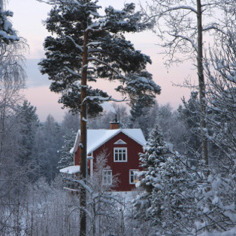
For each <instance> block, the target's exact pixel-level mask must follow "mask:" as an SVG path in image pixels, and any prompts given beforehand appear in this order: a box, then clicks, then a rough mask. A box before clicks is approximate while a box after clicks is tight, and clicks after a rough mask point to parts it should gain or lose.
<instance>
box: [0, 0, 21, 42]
mask: <svg viewBox="0 0 236 236" xmlns="http://www.w3.org/2000/svg"><path fill="white" fill-rule="evenodd" d="M12 16H13V12H12V11H4V10H3V4H1V3H0V45H1V46H3V45H4V44H10V43H12V42H14V41H18V40H19V38H18V36H17V34H16V31H15V30H14V29H13V28H12V23H11V22H10V21H9V20H8V18H9V17H12Z"/></svg>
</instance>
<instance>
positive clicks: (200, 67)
mask: <svg viewBox="0 0 236 236" xmlns="http://www.w3.org/2000/svg"><path fill="white" fill-rule="evenodd" d="M197 27H198V29H197V30H198V55H197V69H198V83H199V96H200V118H201V120H200V129H201V139H202V157H203V158H204V160H205V163H206V165H208V146H207V139H206V133H205V132H206V91H205V79H204V72H203V45H202V44H203V36H202V5H201V0H197Z"/></svg>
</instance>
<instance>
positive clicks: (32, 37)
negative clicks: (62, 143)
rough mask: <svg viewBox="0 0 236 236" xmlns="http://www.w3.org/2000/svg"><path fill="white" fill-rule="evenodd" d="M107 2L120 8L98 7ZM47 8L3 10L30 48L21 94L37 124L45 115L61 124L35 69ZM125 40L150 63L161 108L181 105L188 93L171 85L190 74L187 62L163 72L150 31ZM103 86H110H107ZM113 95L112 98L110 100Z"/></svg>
mask: <svg viewBox="0 0 236 236" xmlns="http://www.w3.org/2000/svg"><path fill="white" fill-rule="evenodd" d="M130 1H132V0H130ZM107 2H109V5H112V6H114V7H117V8H120V7H121V6H122V1H117V0H110V1H106V0H102V1H100V4H101V5H104V6H107ZM126 2H129V1H126ZM132 2H139V1H138V0H135V1H132ZM143 2H145V1H143ZM105 3H106V4H105ZM50 8H51V7H50V6H48V5H46V4H44V3H39V2H37V1H36V0H9V3H8V4H7V9H10V10H12V11H13V12H14V16H13V18H12V22H13V26H14V28H15V29H16V30H17V31H18V32H19V35H20V36H22V37H24V38H25V39H26V40H27V42H28V44H29V46H30V52H29V53H27V54H26V55H25V56H26V58H27V69H26V71H27V74H28V82H27V85H28V89H27V90H25V91H24V94H25V96H26V98H27V99H28V100H29V101H30V102H31V104H32V105H34V106H36V107H37V113H38V115H39V118H40V120H41V121H44V120H45V118H46V117H47V116H48V115H49V114H51V115H52V116H53V117H54V118H55V119H56V120H57V121H61V120H62V118H63V116H64V113H65V110H62V109H61V105H60V104H58V103H57V100H58V95H56V94H54V93H52V92H50V90H49V89H48V88H49V85H50V82H49V81H48V80H47V77H46V76H44V77H43V76H41V74H40V72H39V70H38V66H37V63H38V62H39V60H40V59H42V58H44V50H43V42H44V39H45V37H46V36H47V35H48V33H47V31H46V29H45V27H44V26H43V24H42V21H43V20H45V19H46V17H47V12H49V10H50ZM128 39H129V40H131V42H132V43H134V45H135V48H136V49H138V50H141V51H142V52H143V53H145V54H147V55H149V56H150V57H151V59H152V61H153V64H152V65H151V66H149V67H148V69H149V72H151V73H152V74H153V78H154V80H155V82H156V83H157V84H158V85H160V86H161V88H162V93H161V95H159V96H157V100H158V103H159V104H163V105H164V104H166V103H170V105H171V106H172V107H174V108H177V107H178V105H179V104H181V98H182V97H183V96H186V97H188V96H189V93H190V91H189V90H188V89H184V88H179V87H175V86H172V82H174V83H182V82H183V81H184V79H186V78H187V77H188V76H189V74H191V73H192V71H191V70H190V67H191V63H189V64H187V63H184V64H183V65H181V66H179V67H172V68H170V69H169V71H167V69H166V68H165V67H164V65H163V60H162V57H163V55H160V54H158V53H159V52H160V48H159V47H158V46H157V45H156V44H157V43H158V40H159V39H158V38H157V37H155V35H154V34H153V33H152V32H143V33H139V34H133V35H129V36H128ZM103 87H104V86H103ZM105 87H113V86H112V84H111V86H110V85H109V84H108V85H106V86H105ZM117 96H118V95H114V97H117Z"/></svg>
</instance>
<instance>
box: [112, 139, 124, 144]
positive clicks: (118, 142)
mask: <svg viewBox="0 0 236 236" xmlns="http://www.w3.org/2000/svg"><path fill="white" fill-rule="evenodd" d="M114 144H127V143H126V142H125V141H123V140H122V139H119V140H118V141H116V142H115V143H114Z"/></svg>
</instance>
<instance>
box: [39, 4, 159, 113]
mask: <svg viewBox="0 0 236 236" xmlns="http://www.w3.org/2000/svg"><path fill="white" fill-rule="evenodd" d="M56 2H57V1H56ZM99 8H100V6H98V5H97V1H92V0H88V1H84V0H76V1H67V2H64V1H58V2H57V3H56V5H55V6H54V7H53V9H52V10H51V12H50V14H49V18H48V19H47V20H46V27H47V30H48V31H49V32H51V33H55V36H54V37H52V36H49V37H47V38H46V40H45V44H44V47H45V50H46V57H47V59H44V60H42V61H41V62H40V66H41V72H42V73H43V74H45V73H46V74H48V75H49V79H50V80H52V81H53V82H52V84H51V87H50V88H51V90H52V91H54V92H57V93H59V92H60V93H62V97H61V98H60V100H59V102H60V103H63V104H64V106H66V107H69V108H70V109H71V110H72V111H75V112H76V111H79V110H80V109H81V107H80V106H81V98H80V93H81V83H80V82H79V81H80V80H81V78H82V74H81V71H82V70H83V71H84V72H85V70H84V68H83V65H82V59H83V58H82V57H83V55H84V56H85V51H84V49H83V45H84V43H86V50H87V51H86V61H87V64H86V65H88V66H87V67H86V70H87V71H86V73H87V79H88V82H95V81H97V80H98V79H100V78H103V79H108V80H109V81H114V80H117V81H120V82H121V83H122V84H123V85H122V86H119V87H117V90H118V91H120V92H122V93H123V94H129V95H130V99H131V100H134V99H135V98H136V96H137V95H138V94H142V96H143V97H145V98H146V100H147V99H148V98H153V97H154V96H155V94H157V93H159V92H160V87H159V86H157V85H156V84H155V83H154V81H153V80H152V77H151V74H149V73H147V72H146V71H145V68H146V64H147V63H151V60H150V58H149V57H148V56H146V55H144V54H142V53H141V52H140V51H138V50H135V49H134V46H133V45H132V43H131V42H130V41H127V40H126V39H125V36H124V33H126V32H139V31H141V30H143V29H145V28H147V27H149V25H147V24H144V23H141V20H142V14H141V13H140V12H137V13H135V12H134V10H135V6H134V4H132V3H131V4H126V5H125V7H124V8H123V9H122V10H119V11H117V10H115V9H114V8H113V7H111V6H110V7H108V8H106V9H105V15H104V16H101V15H99V14H98V9H99ZM84 33H85V34H86V39H85V37H84V36H85V35H84ZM85 40H87V41H86V42H85ZM86 95H87V103H88V111H89V113H90V114H95V113H96V112H100V111H101V110H102V108H101V107H100V106H99V104H100V103H101V100H100V98H102V97H103V99H102V100H104V99H107V100H109V99H110V97H109V96H108V94H107V93H106V92H104V91H101V90H99V89H92V87H90V86H88V88H87V90H86ZM150 100H152V99H149V101H150Z"/></svg>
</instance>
